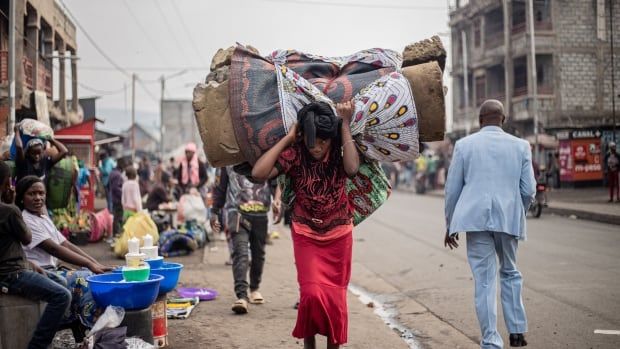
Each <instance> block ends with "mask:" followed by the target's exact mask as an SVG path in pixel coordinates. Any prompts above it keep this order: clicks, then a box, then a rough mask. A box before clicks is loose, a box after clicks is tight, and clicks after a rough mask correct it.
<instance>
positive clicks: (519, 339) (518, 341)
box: [510, 333, 527, 347]
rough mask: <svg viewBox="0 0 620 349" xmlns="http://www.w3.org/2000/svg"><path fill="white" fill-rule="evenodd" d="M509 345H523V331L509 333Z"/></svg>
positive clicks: (524, 342) (525, 344) (525, 343)
mask: <svg viewBox="0 0 620 349" xmlns="http://www.w3.org/2000/svg"><path fill="white" fill-rule="evenodd" d="M510 346H511V347H525V346H527V342H526V341H525V336H524V335H523V333H511V334H510Z"/></svg>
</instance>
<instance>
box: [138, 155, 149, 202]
mask: <svg viewBox="0 0 620 349" xmlns="http://www.w3.org/2000/svg"><path fill="white" fill-rule="evenodd" d="M152 177H153V171H152V170H151V161H150V160H149V159H148V158H147V157H143V158H142V159H141V160H140V164H139V165H138V184H139V186H140V195H142V196H144V195H146V194H148V192H149V191H150V190H151V179H152Z"/></svg>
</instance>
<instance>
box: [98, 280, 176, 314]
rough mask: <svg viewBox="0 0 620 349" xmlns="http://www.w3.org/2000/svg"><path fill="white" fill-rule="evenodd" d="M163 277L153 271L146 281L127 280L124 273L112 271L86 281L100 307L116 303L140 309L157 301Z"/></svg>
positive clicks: (119, 305) (126, 307) (123, 306)
mask: <svg viewBox="0 0 620 349" xmlns="http://www.w3.org/2000/svg"><path fill="white" fill-rule="evenodd" d="M163 279H164V277H163V276H161V275H157V274H154V273H151V276H149V279H148V280H146V281H131V282H125V281H124V280H123V274H121V273H110V274H101V275H91V276H89V277H88V278H86V281H88V286H89V287H90V291H91V292H92V294H93V299H94V300H95V303H97V305H98V306H99V307H102V308H105V307H107V306H108V305H114V306H117V307H122V308H125V309H127V310H138V309H145V308H148V307H150V306H151V304H153V302H155V299H156V298H157V294H158V293H159V285H160V283H161V282H162V281H163Z"/></svg>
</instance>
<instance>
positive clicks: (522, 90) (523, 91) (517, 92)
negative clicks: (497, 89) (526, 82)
mask: <svg viewBox="0 0 620 349" xmlns="http://www.w3.org/2000/svg"><path fill="white" fill-rule="evenodd" d="M525 95H527V86H522V87H515V89H514V92H513V93H512V96H513V97H519V96H525Z"/></svg>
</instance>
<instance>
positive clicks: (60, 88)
mask: <svg viewBox="0 0 620 349" xmlns="http://www.w3.org/2000/svg"><path fill="white" fill-rule="evenodd" d="M10 1H13V2H15V10H16V16H15V17H16V23H15V24H14V28H15V62H16V64H15V106H16V120H17V121H19V120H21V119H23V118H26V117H30V118H37V117H39V118H41V117H45V115H49V112H48V111H52V110H54V111H55V112H54V113H52V115H53V116H54V115H56V116H57V117H60V118H61V119H62V118H63V117H66V115H67V112H68V110H73V111H77V110H78V96H77V42H76V29H75V25H74V24H73V22H72V21H71V20H70V19H69V18H68V17H67V14H66V13H65V11H64V10H63V9H62V7H61V6H60V5H59V4H58V3H57V2H56V1H55V0H9V1H2V2H0V135H6V134H7V131H8V132H12V130H7V129H6V126H7V119H8V117H9V102H8V68H9V65H8V55H9V28H10V25H9V17H10V16H9V2H10ZM67 63H68V64H70V71H68V69H67V68H66V65H67ZM54 70H57V71H58V76H59V78H58V79H57V80H58V81H57V82H55V81H54V78H53V77H54ZM66 78H71V81H72V83H71V91H72V98H71V99H72V103H71V105H69V106H68V105H67V96H66V92H65V91H66V87H65V80H66ZM55 90H57V93H56V94H57V96H58V104H57V105H58V106H57V107H55V106H54V103H53V102H52V99H53V96H54V94H55V93H54V92H55Z"/></svg>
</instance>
